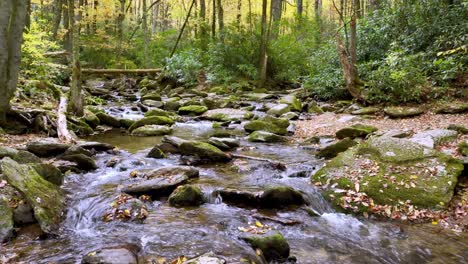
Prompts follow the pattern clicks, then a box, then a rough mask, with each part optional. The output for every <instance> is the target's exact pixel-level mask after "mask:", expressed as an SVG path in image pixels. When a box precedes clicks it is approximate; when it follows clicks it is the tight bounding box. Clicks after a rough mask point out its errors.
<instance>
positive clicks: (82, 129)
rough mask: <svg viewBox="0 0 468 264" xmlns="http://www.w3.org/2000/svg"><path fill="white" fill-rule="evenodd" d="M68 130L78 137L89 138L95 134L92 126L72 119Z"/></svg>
mask: <svg viewBox="0 0 468 264" xmlns="http://www.w3.org/2000/svg"><path fill="white" fill-rule="evenodd" d="M68 128H69V129H70V130H71V131H73V132H74V133H75V134H76V135H78V136H89V135H91V134H93V133H94V130H93V129H92V128H91V126H90V125H88V123H86V122H85V121H83V120H80V119H74V120H73V119H71V120H70V122H68Z"/></svg>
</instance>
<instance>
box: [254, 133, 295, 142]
mask: <svg viewBox="0 0 468 264" xmlns="http://www.w3.org/2000/svg"><path fill="white" fill-rule="evenodd" d="M248 140H249V141H252V142H265V143H267V142H268V143H273V142H285V141H286V140H287V139H286V137H283V136H279V135H276V134H273V133H270V132H266V131H254V132H252V133H251V134H250V135H249V136H248Z"/></svg>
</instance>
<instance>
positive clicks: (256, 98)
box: [244, 93, 276, 102]
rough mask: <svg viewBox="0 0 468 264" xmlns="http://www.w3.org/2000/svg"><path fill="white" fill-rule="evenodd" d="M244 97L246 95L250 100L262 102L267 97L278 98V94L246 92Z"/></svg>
mask: <svg viewBox="0 0 468 264" xmlns="http://www.w3.org/2000/svg"><path fill="white" fill-rule="evenodd" d="M244 97H246V98H247V99H249V100H253V101H257V102H261V101H264V100H266V99H273V98H276V95H274V94H268V93H247V94H244Z"/></svg>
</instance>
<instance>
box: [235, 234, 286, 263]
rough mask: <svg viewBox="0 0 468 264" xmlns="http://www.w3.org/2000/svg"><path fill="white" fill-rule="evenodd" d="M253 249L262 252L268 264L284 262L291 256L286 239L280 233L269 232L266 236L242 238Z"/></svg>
mask: <svg viewBox="0 0 468 264" xmlns="http://www.w3.org/2000/svg"><path fill="white" fill-rule="evenodd" d="M241 238H242V239H243V240H244V241H246V242H247V243H249V244H250V246H252V248H253V249H255V250H257V249H258V250H260V252H261V253H262V255H263V257H265V260H266V261H267V262H269V263H270V262H284V261H286V260H287V259H288V257H289V254H290V247H289V244H288V242H287V241H286V239H285V238H284V237H283V235H282V234H281V233H279V232H269V233H267V234H265V235H251V236H247V237H241Z"/></svg>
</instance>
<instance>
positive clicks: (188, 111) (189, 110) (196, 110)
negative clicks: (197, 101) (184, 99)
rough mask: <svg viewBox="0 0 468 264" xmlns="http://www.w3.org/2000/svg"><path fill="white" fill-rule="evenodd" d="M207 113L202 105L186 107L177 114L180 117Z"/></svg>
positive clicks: (206, 109)
mask: <svg viewBox="0 0 468 264" xmlns="http://www.w3.org/2000/svg"><path fill="white" fill-rule="evenodd" d="M206 111H208V108H207V107H206V106H204V105H188V106H183V107H181V108H179V114H181V115H201V114H203V113H205V112H206Z"/></svg>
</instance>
